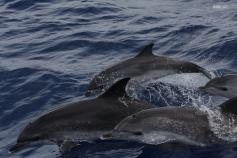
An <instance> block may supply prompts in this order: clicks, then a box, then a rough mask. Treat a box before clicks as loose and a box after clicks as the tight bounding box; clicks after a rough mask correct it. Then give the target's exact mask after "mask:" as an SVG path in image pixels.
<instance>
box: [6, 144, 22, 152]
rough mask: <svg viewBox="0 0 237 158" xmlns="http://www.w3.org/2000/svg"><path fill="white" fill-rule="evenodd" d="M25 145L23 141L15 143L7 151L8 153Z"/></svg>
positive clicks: (16, 150)
mask: <svg viewBox="0 0 237 158" xmlns="http://www.w3.org/2000/svg"><path fill="white" fill-rule="evenodd" d="M24 146H25V143H16V144H15V145H13V146H12V147H11V148H10V149H9V152H10V153H16V152H18V151H19V150H21V149H22V148H23V147H24Z"/></svg>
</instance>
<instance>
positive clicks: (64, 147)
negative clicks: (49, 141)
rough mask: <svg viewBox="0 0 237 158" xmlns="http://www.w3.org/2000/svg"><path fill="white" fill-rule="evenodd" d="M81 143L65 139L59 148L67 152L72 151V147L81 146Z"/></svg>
mask: <svg viewBox="0 0 237 158" xmlns="http://www.w3.org/2000/svg"><path fill="white" fill-rule="evenodd" d="M79 145H80V144H78V143H76V142H73V141H71V140H64V141H63V142H62V143H61V144H60V146H59V149H60V151H61V152H67V151H71V150H72V148H74V147H76V146H79Z"/></svg>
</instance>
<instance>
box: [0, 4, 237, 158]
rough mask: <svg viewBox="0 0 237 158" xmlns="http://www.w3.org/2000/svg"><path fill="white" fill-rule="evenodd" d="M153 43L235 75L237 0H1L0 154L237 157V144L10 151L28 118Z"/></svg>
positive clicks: (77, 93)
mask: <svg viewBox="0 0 237 158" xmlns="http://www.w3.org/2000/svg"><path fill="white" fill-rule="evenodd" d="M150 42H155V48H154V53H155V54H160V55H168V56H172V57H176V58H179V59H183V60H188V61H192V62H195V63H197V64H199V65H202V66H203V67H205V68H207V69H209V70H211V71H214V72H216V74H218V75H221V74H229V73H237V54H236V53H237V1H236V0H150V1H146V0H113V1H112V0H111V1H109V0H70V1H67V0H57V1H56V0H48V1H46V0H0V98H1V99H0V157H3V158H4V157H32V158H33V157H34V158H35V157H44V158H46V157H93V158H95V157H96V158H98V157H101V158H102V157H103V158H109V157H113V158H120V157H126V158H127V157H129V158H135V157H139V158H155V157H159V158H164V157H169V158H179V157H180V158H184V157H190V158H191V157H192V158H198V157H202V158H203V157H208V158H210V157H216V158H236V157H237V144H235V143H231V144H228V145H219V146H215V145H213V146H210V147H187V148H186V149H185V150H168V151H167V150H163V149H161V148H159V147H157V146H149V145H143V144H138V143H132V142H113V141H112V142H97V143H95V144H86V145H83V146H81V147H79V148H78V149H75V150H73V151H72V152H70V153H65V154H63V155H61V154H60V153H59V151H58V149H57V147H56V146H55V145H44V146H37V147H35V148H30V149H27V150H25V151H24V152H20V153H17V154H15V155H11V154H8V149H9V146H11V145H12V144H14V142H15V141H16V138H17V136H18V134H19V132H20V131H21V130H22V128H23V127H24V126H25V125H26V124H27V123H29V122H30V120H32V119H34V118H36V117H37V116H38V115H39V114H42V113H44V112H47V111H48V110H50V109H52V108H56V107H58V106H59V105H61V104H63V103H66V102H71V101H73V100H81V99H85V97H84V96H83V94H84V93H85V90H86V88H87V86H88V83H89V81H90V80H91V79H92V77H93V76H94V75H95V74H97V73H99V72H100V71H101V70H103V69H104V68H106V67H108V66H109V65H112V64H114V63H117V62H119V61H122V60H125V59H128V58H130V57H133V56H135V55H136V54H137V53H138V52H139V50H140V49H141V48H142V47H143V46H144V45H146V44H148V43H150Z"/></svg>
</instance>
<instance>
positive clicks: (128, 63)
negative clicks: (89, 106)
mask: <svg viewBox="0 0 237 158" xmlns="http://www.w3.org/2000/svg"><path fill="white" fill-rule="evenodd" d="M153 46H154V44H153V43H151V44H149V45H147V46H145V48H143V50H142V51H141V52H140V53H139V54H138V55H137V56H136V57H134V58H131V59H128V60H125V61H123V62H120V63H118V64H115V65H114V66H112V67H109V68H107V69H106V70H104V71H102V72H100V73H99V74H98V75H96V76H95V77H94V78H93V79H92V81H91V82H90V83H89V86H88V90H87V92H86V96H94V95H97V94H100V93H102V92H103V91H106V89H108V87H110V86H111V85H112V84H113V83H114V82H115V81H117V80H119V79H120V78H125V77H130V78H139V77H147V76H149V77H151V75H153V76H154V77H155V78H161V77H164V76H167V75H171V74H177V73H203V74H204V75H205V76H207V77H208V78H209V79H211V78H212V76H213V75H212V74H211V73H210V72H209V71H207V70H206V69H204V68H202V67H200V66H198V65H196V64H194V63H191V62H187V61H181V60H177V59H173V58H169V57H166V56H156V55H154V54H153V53H152V48H153Z"/></svg>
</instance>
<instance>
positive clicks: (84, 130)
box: [10, 78, 154, 152]
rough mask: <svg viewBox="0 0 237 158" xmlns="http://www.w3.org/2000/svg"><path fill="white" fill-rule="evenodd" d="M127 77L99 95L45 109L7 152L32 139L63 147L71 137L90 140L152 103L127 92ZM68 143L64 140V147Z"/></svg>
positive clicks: (32, 141)
mask: <svg viewBox="0 0 237 158" xmlns="http://www.w3.org/2000/svg"><path fill="white" fill-rule="evenodd" d="M128 81H129V78H125V79H122V80H120V81H118V82H117V83H115V84H114V85H113V86H112V87H110V88H109V89H108V90H107V91H106V92H105V93H103V94H102V95H101V96H99V97H97V98H95V99H92V100H86V101H81V102H76V103H72V104H69V105H66V106H63V107H61V108H58V109H56V110H53V111H51V112H48V113H46V114H44V115H42V116H41V117H39V118H38V119H36V120H35V121H33V122H31V123H29V124H28V125H27V126H26V127H25V128H24V129H23V131H22V132H21V134H20V135H19V137H18V139H17V143H16V145H14V146H13V147H12V148H11V149H10V151H11V152H15V151H18V150H20V149H22V148H24V147H26V146H27V145H29V144H31V143H35V142H42V141H50V142H53V143H56V144H58V145H59V146H61V147H62V148H64V145H65V142H68V141H71V140H77V141H83V140H86V141H91V140H94V139H99V137H100V136H101V135H102V134H103V133H105V132H108V131H110V130H112V129H113V128H114V126H115V125H116V124H117V123H119V122H120V121H121V120H122V119H123V118H125V117H127V116H129V115H131V114H133V113H135V112H138V111H141V110H144V109H148V108H153V107H154V106H152V105H150V104H147V103H144V102H140V101H137V100H134V99H132V98H130V97H128V96H127V95H126V91H125V88H126V85H127V82H128ZM67 145H68V143H66V146H67Z"/></svg>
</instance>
